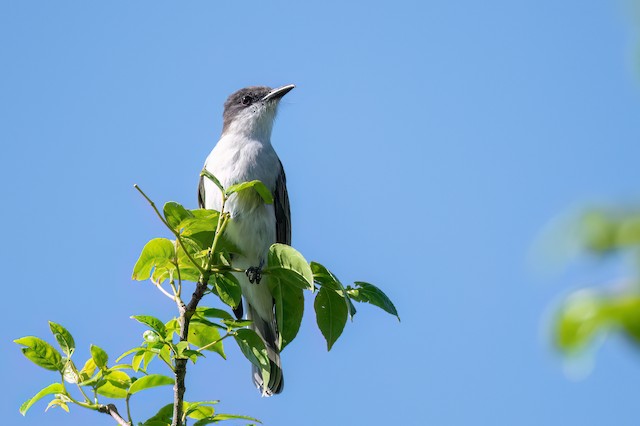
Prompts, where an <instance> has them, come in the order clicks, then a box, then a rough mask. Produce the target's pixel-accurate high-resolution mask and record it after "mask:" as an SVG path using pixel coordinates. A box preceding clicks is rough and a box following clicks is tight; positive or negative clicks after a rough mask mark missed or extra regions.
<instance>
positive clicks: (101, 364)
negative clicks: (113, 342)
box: [91, 345, 109, 369]
mask: <svg viewBox="0 0 640 426" xmlns="http://www.w3.org/2000/svg"><path fill="white" fill-rule="evenodd" d="M91 358H93V362H95V364H96V366H97V367H98V368H100V369H105V368H107V361H108V360H109V355H107V353H106V352H105V351H104V349H102V348H101V347H99V346H96V345H91Z"/></svg>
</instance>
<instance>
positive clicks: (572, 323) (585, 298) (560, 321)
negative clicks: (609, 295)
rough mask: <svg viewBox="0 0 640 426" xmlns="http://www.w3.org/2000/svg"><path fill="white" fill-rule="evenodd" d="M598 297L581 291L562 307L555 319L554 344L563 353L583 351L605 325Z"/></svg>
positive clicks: (605, 318)
mask: <svg viewBox="0 0 640 426" xmlns="http://www.w3.org/2000/svg"><path fill="white" fill-rule="evenodd" d="M603 307H604V304H603V300H602V298H601V297H600V296H598V295H596V294H595V293H593V292H590V291H586V290H582V291H579V292H576V293H574V294H572V295H571V296H570V297H569V298H567V300H566V301H565V302H564V304H563V305H562V307H561V309H560V311H559V312H558V316H557V319H556V330H555V332H556V333H555V338H556V344H557V345H558V346H559V348H560V349H561V350H563V351H565V352H569V353H573V352H577V351H578V350H580V349H583V348H584V347H585V346H586V345H587V344H588V343H589V342H590V341H591V340H592V339H593V338H594V336H595V335H596V333H597V332H598V331H600V330H601V328H602V326H604V325H606V324H607V321H608V318H607V317H606V315H603V314H604V313H605V310H604V309H603Z"/></svg>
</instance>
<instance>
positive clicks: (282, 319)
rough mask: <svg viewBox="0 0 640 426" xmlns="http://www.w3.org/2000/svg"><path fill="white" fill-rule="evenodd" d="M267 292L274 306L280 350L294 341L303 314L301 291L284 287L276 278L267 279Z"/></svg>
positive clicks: (287, 286)
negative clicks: (271, 297) (269, 292)
mask: <svg viewBox="0 0 640 426" xmlns="http://www.w3.org/2000/svg"><path fill="white" fill-rule="evenodd" d="M267 283H268V285H269V290H270V291H271V295H272V296H273V300H274V301H275V304H276V321H277V323H278V329H279V330H280V339H281V342H280V350H284V348H285V347H286V346H287V345H288V344H289V343H291V342H292V341H293V339H295V337H296V335H297V334H298V330H299V329H300V323H301V322H302V315H303V314H304V294H303V292H302V289H300V288H297V287H292V286H289V285H285V284H283V283H282V281H281V280H280V279H279V278H278V277H269V280H268V281H267Z"/></svg>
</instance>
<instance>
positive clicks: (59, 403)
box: [44, 398, 69, 413]
mask: <svg viewBox="0 0 640 426" xmlns="http://www.w3.org/2000/svg"><path fill="white" fill-rule="evenodd" d="M51 407H60V408H62V409H63V410H64V411H66V412H67V413H68V412H69V406H68V405H67V403H66V401H63V400H62V399H59V398H56V399H53V400H51V402H49V404H48V405H47V408H45V409H44V411H49V408H51Z"/></svg>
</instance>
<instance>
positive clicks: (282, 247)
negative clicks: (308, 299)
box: [265, 244, 314, 291]
mask: <svg viewBox="0 0 640 426" xmlns="http://www.w3.org/2000/svg"><path fill="white" fill-rule="evenodd" d="M267 259H268V261H267V265H268V267H267V269H266V271H265V272H267V273H269V274H271V275H273V276H276V277H278V278H279V279H280V280H281V281H282V282H283V283H285V284H288V285H292V286H294V287H298V288H301V289H307V290H311V291H313V290H314V287H313V272H312V271H311V267H310V266H309V264H308V263H307V261H306V260H305V258H304V257H303V256H302V254H300V252H298V251H297V250H296V249H294V248H293V247H291V246H288V245H286V244H273V245H272V246H271V247H269V255H268V258H267Z"/></svg>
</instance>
